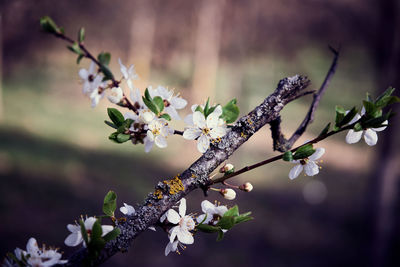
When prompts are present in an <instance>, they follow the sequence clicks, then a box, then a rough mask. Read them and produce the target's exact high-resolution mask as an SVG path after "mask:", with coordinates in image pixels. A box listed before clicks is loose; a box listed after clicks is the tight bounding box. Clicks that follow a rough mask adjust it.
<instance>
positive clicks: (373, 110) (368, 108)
mask: <svg viewBox="0 0 400 267" xmlns="http://www.w3.org/2000/svg"><path fill="white" fill-rule="evenodd" d="M363 106H364V108H365V114H366V116H367V118H376V117H379V116H381V115H382V110H381V109H379V108H378V107H377V106H376V105H375V104H374V103H372V102H369V101H365V100H364V101H363Z"/></svg>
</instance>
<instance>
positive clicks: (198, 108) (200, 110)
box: [194, 105, 204, 114]
mask: <svg viewBox="0 0 400 267" xmlns="http://www.w3.org/2000/svg"><path fill="white" fill-rule="evenodd" d="M194 111H199V112H201V113H203V114H204V110H203V109H202V108H201V107H200V105H198V106H197V107H196V109H195V110H194Z"/></svg>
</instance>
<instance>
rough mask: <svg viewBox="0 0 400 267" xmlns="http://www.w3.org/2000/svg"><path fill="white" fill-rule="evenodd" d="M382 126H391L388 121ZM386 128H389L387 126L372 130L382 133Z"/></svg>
mask: <svg viewBox="0 0 400 267" xmlns="http://www.w3.org/2000/svg"><path fill="white" fill-rule="evenodd" d="M382 124H384V125H389V121H388V120H385V121H384V122H382ZM386 127H387V126H382V127H379V128H372V130H374V131H375V132H380V131H383V130H385V129H386Z"/></svg>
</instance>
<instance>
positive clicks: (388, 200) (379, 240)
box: [370, 0, 400, 267]
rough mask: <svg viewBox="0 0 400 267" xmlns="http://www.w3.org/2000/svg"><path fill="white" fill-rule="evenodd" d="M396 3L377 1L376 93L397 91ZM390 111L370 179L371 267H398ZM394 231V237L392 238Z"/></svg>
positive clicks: (394, 130) (399, 40)
mask: <svg viewBox="0 0 400 267" xmlns="http://www.w3.org/2000/svg"><path fill="white" fill-rule="evenodd" d="M399 7H400V4H399V1H398V0H382V1H379V12H380V20H379V23H380V24H379V25H378V28H377V30H378V35H377V37H378V38H376V45H375V49H376V51H375V55H376V66H377V70H378V71H377V74H378V75H377V85H378V88H379V91H380V92H382V91H384V90H385V89H386V88H387V87H389V86H393V87H395V88H397V91H396V92H395V94H396V95H398V94H399V93H398V91H399V89H400V76H399V74H400V32H399V28H398V25H399V18H398V15H399ZM394 109H395V110H393V111H394V112H396V111H397V112H396V113H397V116H395V117H393V118H392V119H391V121H390V126H389V127H388V128H387V129H386V130H385V131H383V132H381V133H379V142H378V143H379V145H378V153H377V154H376V159H375V161H374V173H373V175H372V180H371V189H372V190H371V201H372V202H371V203H370V204H371V206H370V207H371V208H372V212H373V214H372V215H373V217H372V218H373V240H372V246H373V247H372V249H373V253H372V257H373V261H372V263H373V266H376V267H378V266H379V267H381V266H400V265H399V264H400V262H399V255H398V254H396V250H397V252H398V248H397V249H396V248H395V244H396V243H399V242H400V239H399V236H398V234H399V233H398V230H397V228H396V224H397V227H398V226H399V223H400V221H399V218H400V216H399V213H398V212H397V211H396V206H397V207H398V205H399V201H400V197H399V193H400V192H399V185H400V184H399V181H400V179H399V178H400V165H399V163H400V153H399V151H398V148H399V147H400V142H399V138H398V134H399V131H400V116H399V115H400V108H399V105H395V106H394ZM396 232H397V235H396Z"/></svg>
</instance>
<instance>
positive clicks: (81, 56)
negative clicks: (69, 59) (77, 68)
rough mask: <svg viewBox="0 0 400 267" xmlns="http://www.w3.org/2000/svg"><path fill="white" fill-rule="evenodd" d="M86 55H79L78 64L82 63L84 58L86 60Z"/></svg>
mask: <svg viewBox="0 0 400 267" xmlns="http://www.w3.org/2000/svg"><path fill="white" fill-rule="evenodd" d="M84 57H85V55H79V56H78V58H77V59H76V64H79V63H81V60H82V58H84Z"/></svg>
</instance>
